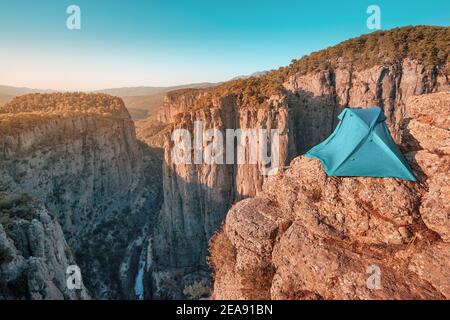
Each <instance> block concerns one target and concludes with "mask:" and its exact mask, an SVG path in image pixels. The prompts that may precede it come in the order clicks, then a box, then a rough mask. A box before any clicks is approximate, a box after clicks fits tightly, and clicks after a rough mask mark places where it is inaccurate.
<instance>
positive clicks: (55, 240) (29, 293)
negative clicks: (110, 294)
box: [0, 193, 89, 300]
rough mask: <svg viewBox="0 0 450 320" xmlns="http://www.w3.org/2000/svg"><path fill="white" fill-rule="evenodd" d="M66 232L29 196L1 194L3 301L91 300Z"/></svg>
mask: <svg viewBox="0 0 450 320" xmlns="http://www.w3.org/2000/svg"><path fill="white" fill-rule="evenodd" d="M69 267H72V268H78V266H77V265H76V263H75V260H74V257H73V255H72V251H71V249H70V247H69V245H68V244H67V242H66V240H65V238H64V234H63V231H62V229H61V227H60V225H59V223H58V222H57V221H56V219H55V218H54V217H52V215H51V214H50V213H49V211H48V210H47V209H46V208H45V207H44V206H43V205H42V204H40V203H39V202H37V201H36V200H33V199H31V198H30V197H29V196H27V195H17V194H6V193H0V299H32V300H41V299H47V300H49V299H54V300H61V299H70V300H77V299H89V295H88V293H87V290H86V289H85V287H84V285H83V282H82V277H80V278H79V279H77V280H76V281H79V282H76V283H74V287H71V288H69V287H68V286H67V281H68V279H69V277H70V275H71V273H70V272H69V273H67V271H68V268H69ZM69 271H70V269H69Z"/></svg>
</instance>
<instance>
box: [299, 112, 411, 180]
mask: <svg viewBox="0 0 450 320" xmlns="http://www.w3.org/2000/svg"><path fill="white" fill-rule="evenodd" d="M338 118H339V120H340V122H339V124H338V126H337V127H336V129H335V130H334V132H333V133H332V134H331V135H330V136H329V137H328V138H327V139H326V140H325V141H323V142H322V143H320V144H318V145H317V146H315V147H314V148H312V149H311V150H309V151H308V152H307V153H306V156H307V157H309V158H317V159H319V160H320V162H321V163H322V165H323V167H324V170H325V172H326V173H327V174H328V175H329V176H346V177H354V176H367V177H394V178H401V179H406V180H412V181H416V178H415V177H414V174H413V173H412V171H411V168H410V167H409V165H408V163H407V162H406V160H405V158H404V157H403V155H402V154H401V152H400V150H399V149H398V147H397V145H396V144H395V142H394V140H393V139H392V137H391V134H390V133H389V129H388V128H387V127H386V123H385V120H386V117H385V116H384V114H383V111H382V110H381V109H380V108H378V107H374V108H367V109H349V108H345V109H344V110H343V111H342V112H341V114H340V115H339V117H338Z"/></svg>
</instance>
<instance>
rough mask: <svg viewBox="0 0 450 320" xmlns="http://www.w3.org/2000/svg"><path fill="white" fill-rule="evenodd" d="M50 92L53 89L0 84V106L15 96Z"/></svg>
mask: <svg viewBox="0 0 450 320" xmlns="http://www.w3.org/2000/svg"><path fill="white" fill-rule="evenodd" d="M39 92H40V93H50V92H54V90H40V89H32V88H26V87H12V86H2V85H0V106H2V105H4V104H5V103H6V102H8V101H9V100H11V99H12V98H14V97H16V96H21V95H23V94H27V93H39Z"/></svg>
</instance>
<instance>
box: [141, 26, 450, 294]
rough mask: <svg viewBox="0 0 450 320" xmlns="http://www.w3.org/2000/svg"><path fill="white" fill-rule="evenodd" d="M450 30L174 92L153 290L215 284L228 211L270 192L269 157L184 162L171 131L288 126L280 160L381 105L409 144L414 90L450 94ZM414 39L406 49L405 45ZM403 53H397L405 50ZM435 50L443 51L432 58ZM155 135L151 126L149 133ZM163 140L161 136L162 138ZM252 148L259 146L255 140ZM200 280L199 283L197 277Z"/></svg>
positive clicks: (167, 111) (371, 41)
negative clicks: (215, 240) (351, 112)
mask: <svg viewBox="0 0 450 320" xmlns="http://www.w3.org/2000/svg"><path fill="white" fill-rule="evenodd" d="M449 32H450V31H449V28H433V27H430V28H428V27H416V28H410V27H408V28H400V29H394V30H391V31H388V32H377V33H373V34H370V35H366V36H363V37H360V38H356V39H351V40H349V41H346V42H344V43H342V44H340V45H338V46H336V47H332V48H329V49H326V50H322V51H319V52H317V53H313V54H312V55H310V56H307V57H304V58H303V59H300V60H298V61H297V60H295V61H293V63H292V64H291V65H290V66H288V67H284V68H280V69H279V70H275V71H271V72H268V73H266V74H264V75H262V76H259V77H252V78H249V79H244V80H237V81H231V82H228V83H225V84H223V85H221V86H218V87H216V88H212V89H204V90H183V91H177V92H174V93H171V94H169V95H168V96H167V97H166V100H165V104H164V107H163V108H162V109H161V110H160V112H159V113H158V116H157V117H158V121H159V124H160V126H161V127H164V128H166V129H165V132H166V134H165V135H164V137H165V142H164V150H165V151H164V173H163V185H164V205H163V209H162V210H161V212H160V213H159V216H158V218H157V220H156V223H155V228H154V231H153V237H154V241H153V247H152V251H153V252H152V254H153V259H154V265H153V266H154V267H153V279H154V281H153V289H152V290H153V294H154V296H155V297H176V298H177V297H178V298H179V297H182V296H183V294H182V292H181V290H182V288H183V287H185V286H186V285H188V284H189V282H190V281H192V278H195V279H203V280H201V281H203V283H204V284H205V285H206V284H207V282H208V280H207V279H206V280H205V277H203V276H204V275H205V274H208V266H207V263H206V260H205V256H206V251H207V249H206V248H207V243H208V239H209V238H210V236H211V235H212V234H213V233H214V231H215V230H216V229H217V228H218V227H219V225H220V223H221V221H223V219H224V218H225V216H226V213H227V210H228V208H229V207H230V206H231V205H232V204H233V203H235V202H236V201H239V200H241V199H243V198H246V197H250V196H254V195H256V194H257V193H258V192H260V191H261V190H262V185H263V183H264V181H265V180H266V177H265V176H263V175H261V173H260V169H261V167H262V166H263V164H262V163H260V162H258V163H257V164H233V165H209V164H175V163H174V161H173V159H172V154H171V150H172V149H173V146H174V143H173V141H172V139H171V136H170V133H171V132H173V130H174V129H180V128H181V129H187V130H188V131H189V132H190V133H191V134H192V135H193V132H194V124H195V122H196V121H201V122H202V123H203V125H204V128H205V129H209V128H215V129H218V130H220V131H221V132H222V133H223V134H224V135H225V130H226V129H246V128H264V129H279V130H280V132H281V134H280V150H279V153H278V155H279V160H280V163H281V165H282V166H283V165H287V164H289V162H290V161H291V160H292V159H293V158H294V157H296V156H298V155H300V154H303V153H304V152H305V151H307V150H308V149H309V148H311V147H312V146H314V145H316V144H317V143H319V142H321V141H322V140H323V139H324V138H325V137H327V136H328V135H329V134H330V133H331V132H332V130H333V129H334V127H335V125H336V124H337V115H338V114H339V112H340V111H341V110H342V109H343V108H345V107H356V106H358V107H368V106H374V105H377V106H380V107H382V108H383V109H384V112H385V114H386V115H387V118H388V120H387V123H388V126H389V128H390V130H391V132H392V134H393V136H394V138H395V139H396V140H397V142H400V138H401V134H402V129H401V125H402V124H403V123H405V121H406V120H407V114H409V112H411V110H409V108H410V107H409V106H408V104H406V103H405V102H406V101H407V99H408V98H409V97H411V96H414V95H421V94H425V93H431V92H439V91H448V90H449V88H450V87H449V81H448V65H449V62H448V50H447V49H446V48H445V45H443V43H444V42H445V41H444V39H445V38H447V39H448V36H449ZM405 43H406V44H407V45H408V46H407V47H405V45H406V44H405ZM396 50H397V51H396ZM431 52H434V54H432V53H431ZM140 130H141V132H140V135H142V136H144V137H145V138H146V139H151V137H153V132H152V131H151V130H150V131H148V132H150V134H148V135H147V136H146V134H145V132H146V129H145V128H142V129H140ZM160 138H161V136H158V139H160ZM244 148H245V153H246V154H248V152H249V149H250V146H249V145H246V146H245V147H244ZM196 281H200V280H196Z"/></svg>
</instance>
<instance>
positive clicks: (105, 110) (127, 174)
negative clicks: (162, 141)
mask: <svg viewBox="0 0 450 320" xmlns="http://www.w3.org/2000/svg"><path fill="white" fill-rule="evenodd" d="M0 137H1V138H0V150H1V151H0V176H1V179H0V191H5V192H7V193H13V194H14V193H18V194H21V193H27V194H29V195H31V196H32V197H34V198H36V199H38V200H39V201H40V202H41V203H43V205H45V207H46V208H48V209H49V210H51V211H52V212H53V213H54V217H55V219H56V220H57V221H58V223H59V225H61V228H62V230H63V233H64V238H65V239H66V240H67V242H68V244H69V245H70V248H71V252H72V253H73V257H72V258H71V259H72V260H73V259H75V260H76V263H77V264H78V265H79V266H80V268H81V270H82V274H83V279H84V283H85V285H86V287H87V288H88V290H89V293H90V295H91V296H92V297H94V298H104V299H106V298H110V299H119V298H122V299H129V298H134V291H133V288H134V279H135V275H136V272H137V264H138V259H139V254H140V251H141V250H142V246H143V242H144V241H145V239H146V237H147V234H146V233H145V231H144V230H146V229H145V228H148V226H147V225H148V223H149V221H150V220H151V218H152V216H153V214H154V211H156V210H158V208H159V203H160V192H161V186H160V181H161V179H160V178H159V174H158V172H159V171H160V170H158V169H159V168H160V167H161V162H160V160H159V158H158V156H156V155H155V154H153V153H152V150H150V149H148V148H147V147H146V146H144V145H143V144H141V143H140V142H139V141H138V140H137V139H136V136H135V129H134V123H133V121H132V120H131V118H130V115H129V113H128V112H127V110H126V108H125V106H124V103H123V101H122V100H121V99H120V98H118V97H113V96H109V95H106V94H100V93H96V94H86V93H54V94H29V95H24V96H20V97H16V98H15V99H13V100H12V101H11V102H9V103H8V104H6V105H5V106H4V107H2V108H0ZM144 152H145V156H144ZM156 168H158V169H156ZM147 174H148V175H147ZM13 210H15V211H17V210H21V208H19V207H18V206H16V208H13ZM19 213H20V211H19ZM25 214H26V212H25ZM21 216H23V215H21ZM28 216H29V215H28ZM5 217H6V219H4V218H5ZM11 220H14V219H11V215H10V213H8V216H6V215H3V212H2V215H1V218H0V225H2V226H3V228H4V229H5V231H6V232H7V231H8V230H9V228H10V225H11ZM19 222H20V221H19ZM44 222H45V221H44ZM24 227H25V226H24ZM0 230H1V227H0ZM0 237H1V232H0ZM33 239H34V238H33ZM4 241H5V243H8V241H7V240H4ZM33 241H34V240H33ZM58 241H59V240H54V239H52V238H49V239H48V246H60V243H61V242H58ZM61 241H62V240H61ZM64 241H65V240H64ZM0 242H2V240H1V239H0ZM24 242H25V239H24ZM45 243H47V242H45ZM16 245H17V243H16ZM0 246H1V244H0ZM1 251H2V250H1V248H0V253H1ZM38 253H39V252H38ZM57 254H58V253H57ZM17 255H20V254H17ZM25 258H27V257H25ZM61 259H62V257H61ZM38 262H39V261H38ZM39 263H40V262H39ZM0 264H1V265H2V266H3V264H2V263H0ZM2 266H0V268H1V267H2ZM7 266H8V268H10V269H11V274H12V275H11V276H10V278H11V281H14V277H13V276H14V274H19V271H20V270H19V269H17V268H14V264H13V265H9V264H8V265H7ZM17 267H20V266H19V265H18V266H17ZM43 267H45V266H43ZM55 267H56V266H55ZM49 272H52V270H51V269H50V270H49ZM58 272H59V269H58ZM63 272H65V270H63ZM43 274H44V277H50V276H51V274H50V275H48V276H47V275H46V273H45V272H43ZM63 275H64V273H63ZM0 277H1V276H0ZM8 279H9V275H8ZM44 280H45V281H47V278H44ZM57 280H58V281H59V275H58V279H57ZM8 281H9V280H8ZM47 282H48V283H49V285H51V283H50V282H49V281H47ZM57 285H58V287H60V286H61V285H63V284H60V283H58V284H57ZM0 287H1V285H0ZM2 290H3V289H2V288H0V296H2V294H3V291H2ZM6 294H7V296H9V294H10V293H8V292H7V293H6ZM11 294H13V293H11ZM55 294H57V293H55ZM37 297H39V296H37ZM40 297H41V298H50V297H52V295H50V294H49V295H41V296H40ZM57 297H58V298H59V297H60V295H58V296H57ZM67 297H70V296H67Z"/></svg>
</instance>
